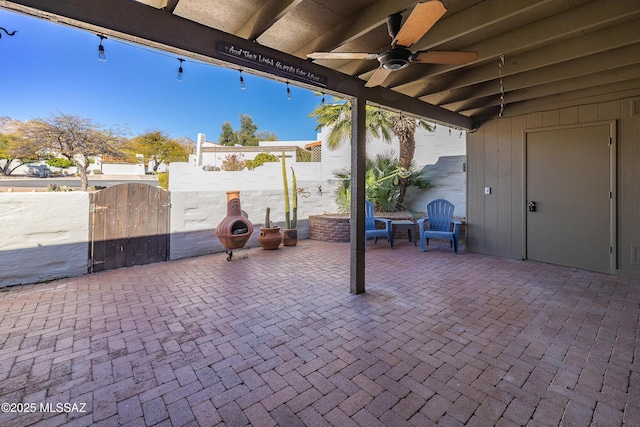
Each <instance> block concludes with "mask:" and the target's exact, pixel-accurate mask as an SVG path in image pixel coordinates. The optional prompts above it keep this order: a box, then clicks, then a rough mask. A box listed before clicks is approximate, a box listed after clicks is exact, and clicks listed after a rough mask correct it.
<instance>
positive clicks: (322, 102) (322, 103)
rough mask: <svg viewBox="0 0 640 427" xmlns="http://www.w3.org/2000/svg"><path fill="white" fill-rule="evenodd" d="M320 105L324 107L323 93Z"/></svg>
mask: <svg viewBox="0 0 640 427" xmlns="http://www.w3.org/2000/svg"><path fill="white" fill-rule="evenodd" d="M320 105H324V92H322V101H320Z"/></svg>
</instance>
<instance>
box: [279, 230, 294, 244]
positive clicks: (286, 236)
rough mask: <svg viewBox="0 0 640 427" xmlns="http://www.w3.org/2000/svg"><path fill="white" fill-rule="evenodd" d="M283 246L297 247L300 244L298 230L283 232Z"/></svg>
mask: <svg viewBox="0 0 640 427" xmlns="http://www.w3.org/2000/svg"><path fill="white" fill-rule="evenodd" d="M282 244H283V245H284V246H295V245H297V244H298V229H297V228H285V229H284V230H283V231H282Z"/></svg>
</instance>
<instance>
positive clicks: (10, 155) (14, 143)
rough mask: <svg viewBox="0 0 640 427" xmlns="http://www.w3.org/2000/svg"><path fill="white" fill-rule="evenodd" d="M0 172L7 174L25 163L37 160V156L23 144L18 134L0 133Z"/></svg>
mask: <svg viewBox="0 0 640 427" xmlns="http://www.w3.org/2000/svg"><path fill="white" fill-rule="evenodd" d="M0 160H4V164H3V165H0V173H1V174H2V175H5V176H8V175H11V173H12V172H13V171H14V170H16V169H17V168H18V167H20V166H21V165H23V164H25V163H29V162H32V161H34V160H38V156H37V155H36V154H35V153H33V152H32V151H31V150H30V149H29V148H28V147H26V146H25V144H24V141H23V140H22V138H21V137H20V135H18V134H13V133H12V134H0Z"/></svg>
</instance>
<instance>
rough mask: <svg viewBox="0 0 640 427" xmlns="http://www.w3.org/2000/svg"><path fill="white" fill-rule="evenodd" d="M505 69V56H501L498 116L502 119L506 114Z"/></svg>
mask: <svg viewBox="0 0 640 427" xmlns="http://www.w3.org/2000/svg"><path fill="white" fill-rule="evenodd" d="M503 68H504V54H502V55H500V61H498V74H499V75H500V113H499V114H498V116H500V117H502V115H503V114H504V83H503V82H502V69H503Z"/></svg>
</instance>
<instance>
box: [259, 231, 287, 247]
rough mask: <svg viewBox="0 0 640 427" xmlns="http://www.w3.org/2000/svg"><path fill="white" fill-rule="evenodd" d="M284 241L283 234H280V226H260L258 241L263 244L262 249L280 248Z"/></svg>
mask: <svg viewBox="0 0 640 427" xmlns="http://www.w3.org/2000/svg"><path fill="white" fill-rule="evenodd" d="M280 242H282V235H280V227H270V228H264V227H260V235H259V236H258V243H260V246H262V249H266V250H272V249H278V247H279V246H280Z"/></svg>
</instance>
